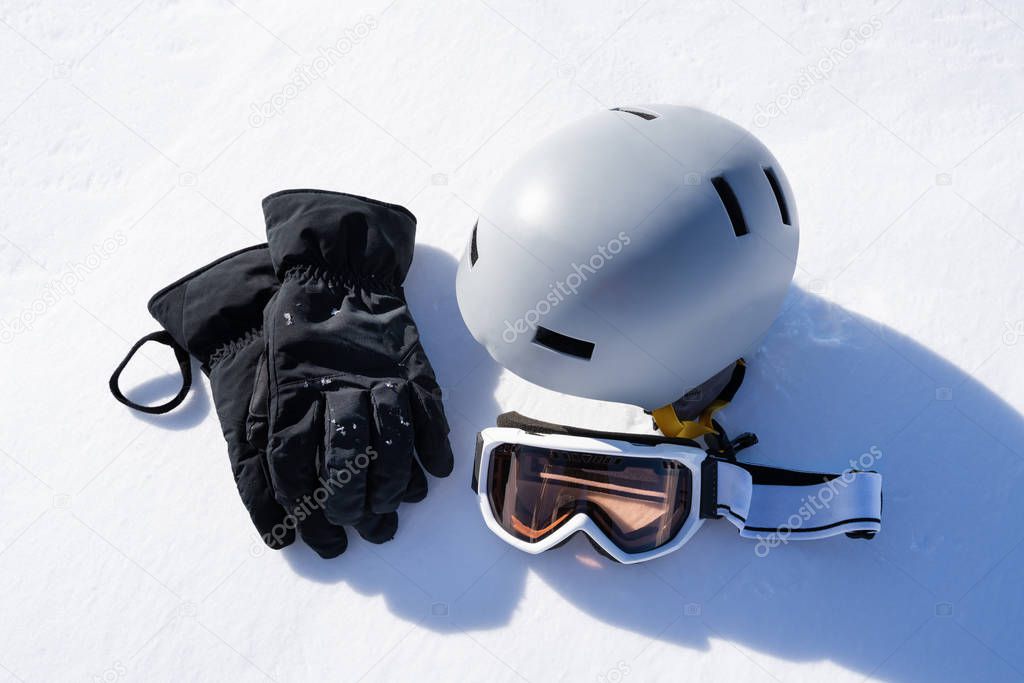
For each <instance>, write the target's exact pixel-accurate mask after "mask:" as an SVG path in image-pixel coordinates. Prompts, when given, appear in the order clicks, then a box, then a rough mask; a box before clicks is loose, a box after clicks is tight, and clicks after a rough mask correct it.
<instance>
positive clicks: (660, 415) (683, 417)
mask: <svg viewBox="0 0 1024 683" xmlns="http://www.w3.org/2000/svg"><path fill="white" fill-rule="evenodd" d="M746 370H747V364H746V363H745V362H744V360H743V359H742V358H740V359H738V360H737V361H736V362H735V363H733V364H732V365H730V366H729V367H727V368H725V369H724V370H722V371H721V372H719V373H718V374H716V375H715V376H714V377H712V378H711V379H709V380H707V381H706V382H704V383H702V384H701V385H699V386H697V387H695V388H693V389H691V390H690V391H688V392H686V393H685V394H684V395H683V396H682V397H680V398H679V399H678V400H676V401H673V402H672V403H669V404H668V405H667V406H662V407H661V408H658V409H657V410H653V411H651V417H653V418H654V424H655V425H657V427H658V429H659V430H661V433H662V434H664V435H665V436H671V437H676V438H680V439H696V438H698V437H701V436H705V435H707V434H718V433H719V430H718V429H717V424H716V423H715V421H714V419H713V418H714V415H715V413H717V412H718V411H719V410H721V409H722V408H724V407H725V406H727V405H729V402H730V401H732V399H733V397H734V396H735V395H736V392H737V391H738V390H739V388H740V385H741V384H743V376H744V374H745V373H746ZM708 397H710V398H708Z"/></svg>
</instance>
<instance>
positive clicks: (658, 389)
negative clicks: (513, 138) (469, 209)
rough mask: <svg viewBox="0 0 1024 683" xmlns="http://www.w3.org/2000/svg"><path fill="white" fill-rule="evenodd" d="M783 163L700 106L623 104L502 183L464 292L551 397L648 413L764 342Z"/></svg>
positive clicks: (784, 274)
mask: <svg viewBox="0 0 1024 683" xmlns="http://www.w3.org/2000/svg"><path fill="white" fill-rule="evenodd" d="M798 242H799V233H798V228H797V216H796V207H795V204H794V202H793V194H792V190H791V189H790V186H789V183H788V181H787V180H786V176H785V174H783V172H782V169H781V167H780V166H779V162H778V161H777V160H776V159H775V157H774V156H772V154H771V152H769V151H768V149H767V148H766V147H765V146H764V145H763V144H761V142H760V141H758V140H757V139H756V138H755V137H754V136H753V135H751V134H750V133H749V132H747V131H746V130H744V129H743V128H741V127H740V126H737V125H736V124H734V123H731V122H730V121H727V120H725V119H723V118H721V117H718V116H715V115H714V114H710V113H708V112H705V111H701V110H699V109H692V108H689V107H680V106H672V105H650V106H643V107H621V108H616V109H612V110H610V111H603V112H600V113H598V114H594V115H592V116H589V117H587V118H585V119H583V120H581V121H578V122H576V123H574V124H572V125H570V126H568V127H566V128H564V129H562V130H560V131H558V132H556V133H555V134H554V135H552V136H550V137H548V138H547V139H545V140H544V141H542V142H541V143H539V144H538V145H537V146H535V147H534V148H533V149H532V150H530V151H529V152H527V154H526V155H525V156H524V157H523V158H522V159H520V160H519V161H518V162H517V163H516V164H514V165H513V166H512V167H511V168H510V169H509V170H508V171H507V172H506V173H505V175H504V177H503V178H502V179H501V180H500V181H499V182H498V184H497V186H496V187H495V188H494V190H493V192H492V193H491V195H490V197H489V198H488V200H487V201H486V203H485V204H484V206H483V210H482V211H481V214H480V216H479V220H478V221H477V224H476V225H475V226H474V228H473V233H472V235H471V237H470V241H469V247H468V249H467V250H466V254H465V255H464V256H463V258H462V261H461V263H460V264H459V270H458V276H457V279H456V293H457V296H458V301H459V308H460V310H461V311H462V316H463V318H464V319H465V321H466V325H467V326H468V327H469V330H470V331H471V332H472V334H473V336H474V337H475V338H476V339H477V341H479V342H480V343H481V344H483V345H484V346H485V347H486V348H487V350H488V351H489V352H490V354H491V355H492V356H493V357H494V359H495V360H496V361H498V362H499V363H501V364H502V365H503V366H505V367H506V368H508V369H509V370H511V371H512V372H514V373H515V374H517V375H519V376H520V377H523V378H525V379H527V380H529V381H531V382H534V383H536V384H539V385H541V386H544V387H547V388H549V389H554V390H556V391H561V392H565V393H568V394H574V395H577V396H584V397H589V398H594V399H600V400H605V401H617V402H621V403H629V404H633V405H638V406H641V407H643V408H646V409H649V410H654V409H656V408H659V407H662V406H665V405H667V404H669V403H671V402H673V401H674V400H676V399H678V398H679V397H680V396H682V395H683V394H684V393H685V392H687V391H688V390H691V389H693V388H694V387H698V386H699V385H701V384H702V383H704V382H705V381H707V380H709V379H710V378H712V377H714V376H716V375H721V373H722V371H723V369H727V368H728V367H729V366H730V365H732V364H733V363H734V362H735V361H736V360H737V359H738V358H740V357H741V356H742V355H743V354H744V353H746V352H748V351H750V350H751V349H752V347H754V346H756V344H757V343H759V341H760V339H761V338H762V337H763V335H764V334H765V332H766V331H767V330H768V327H769V326H770V325H771V323H772V321H773V320H774V319H775V317H776V315H777V314H778V312H779V308H780V307H781V305H782V301H783V298H784V297H785V295H786V291H787V289H788V288H789V284H790V282H791V280H792V277H793V270H794V268H795V267H796V255H797V245H798Z"/></svg>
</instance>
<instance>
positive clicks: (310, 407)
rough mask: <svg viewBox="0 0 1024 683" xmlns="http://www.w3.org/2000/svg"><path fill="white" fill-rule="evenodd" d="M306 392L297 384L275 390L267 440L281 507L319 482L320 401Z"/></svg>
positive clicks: (271, 474) (271, 469)
mask: <svg viewBox="0 0 1024 683" xmlns="http://www.w3.org/2000/svg"><path fill="white" fill-rule="evenodd" d="M309 396H310V390H309V389H307V388H304V387H302V386H301V385H294V386H289V387H288V388H286V389H283V390H281V391H279V392H278V396H277V401H276V406H277V407H276V409H275V413H274V420H273V424H272V425H271V430H270V439H269V441H268V443H267V464H268V466H269V469H270V479H271V483H272V484H273V488H274V491H275V492H276V494H277V500H278V502H280V503H281V505H283V506H284V507H285V509H291V508H292V507H293V506H294V505H295V501H297V500H299V499H301V498H302V497H303V496H308V495H309V494H310V493H312V492H313V491H314V490H315V489H316V488H317V487H318V486H320V483H319V482H318V480H317V477H318V472H317V468H316V457H317V454H318V453H320V452H321V450H322V448H323V446H322V441H321V439H322V435H323V427H322V422H323V419H322V414H323V408H322V405H323V402H322V401H321V400H312V401H311V400H310V398H309Z"/></svg>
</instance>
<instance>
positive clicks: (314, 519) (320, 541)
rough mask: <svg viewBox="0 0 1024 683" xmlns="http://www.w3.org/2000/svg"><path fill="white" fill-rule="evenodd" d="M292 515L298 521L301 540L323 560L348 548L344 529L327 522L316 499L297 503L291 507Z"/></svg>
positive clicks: (335, 555)
mask: <svg viewBox="0 0 1024 683" xmlns="http://www.w3.org/2000/svg"><path fill="white" fill-rule="evenodd" d="M292 515H293V517H294V518H295V520H297V522H298V526H299V535H300V536H302V540H303V541H305V542H306V545H308V546H309V547H310V548H312V549H313V550H314V551H315V552H316V554H317V555H319V556H320V557H322V558H324V559H325V560H329V559H331V558H332V557H337V556H338V555H341V554H342V553H343V552H345V549H346V548H348V536H346V535H345V529H343V528H342V527H340V526H335V525H333V524H331V523H330V522H328V521H327V517H326V516H325V515H324V511H323V509H322V508H321V507H320V506H319V505H318V504H317V503H316V501H313V500H312V499H308V500H307V501H306V502H300V503H298V504H297V505H296V506H295V507H293V508H292Z"/></svg>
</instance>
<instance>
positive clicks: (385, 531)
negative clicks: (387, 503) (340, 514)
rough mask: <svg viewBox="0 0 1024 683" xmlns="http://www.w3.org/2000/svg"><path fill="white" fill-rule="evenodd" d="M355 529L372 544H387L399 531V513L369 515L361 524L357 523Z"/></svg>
mask: <svg viewBox="0 0 1024 683" xmlns="http://www.w3.org/2000/svg"><path fill="white" fill-rule="evenodd" d="M355 528H356V531H358V532H359V535H360V536H362V537H363V538H364V539H365V540H367V541H369V542H370V543H377V544H381V543H385V542H387V541H390V540H391V539H392V538H394V537H395V532H396V531H398V513H397V512H389V513H387V514H383V515H375V514H369V515H367V516H366V517H365V518H364V519H363V520H362V521H361V522H357V523H356V524H355Z"/></svg>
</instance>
